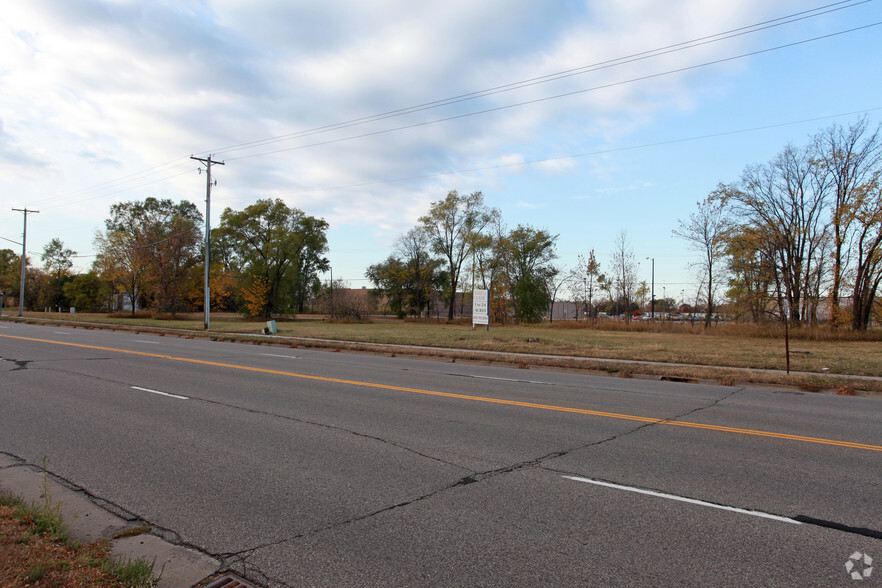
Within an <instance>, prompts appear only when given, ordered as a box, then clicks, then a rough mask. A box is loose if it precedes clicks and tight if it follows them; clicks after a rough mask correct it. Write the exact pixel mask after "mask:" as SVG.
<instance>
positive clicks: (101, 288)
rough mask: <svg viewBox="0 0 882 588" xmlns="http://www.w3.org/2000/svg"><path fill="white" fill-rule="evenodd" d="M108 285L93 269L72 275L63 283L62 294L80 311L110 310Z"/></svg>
mask: <svg viewBox="0 0 882 588" xmlns="http://www.w3.org/2000/svg"><path fill="white" fill-rule="evenodd" d="M110 293H111V290H110V285H109V284H108V283H107V282H105V281H104V280H102V279H101V278H100V277H99V276H98V274H97V273H96V272H95V271H94V270H93V271H90V272H87V273H85V274H79V275H76V276H74V277H73V278H72V279H71V280H70V281H68V282H66V283H65V284H64V295H65V296H66V297H67V299H68V300H69V301H70V305H71V306H73V307H75V308H76V309H77V310H79V311H81V312H103V311H107V310H110V305H109V300H110Z"/></svg>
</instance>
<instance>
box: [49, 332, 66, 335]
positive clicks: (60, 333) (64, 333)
mask: <svg viewBox="0 0 882 588" xmlns="http://www.w3.org/2000/svg"><path fill="white" fill-rule="evenodd" d="M52 332H53V333H55V334H56V335H70V333H69V332H67V331H52Z"/></svg>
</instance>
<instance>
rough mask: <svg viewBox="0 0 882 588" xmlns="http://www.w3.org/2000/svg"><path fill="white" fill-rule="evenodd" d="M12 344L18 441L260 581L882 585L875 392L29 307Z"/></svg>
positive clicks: (12, 406) (3, 385) (4, 445)
mask: <svg viewBox="0 0 882 588" xmlns="http://www.w3.org/2000/svg"><path fill="white" fill-rule="evenodd" d="M491 335H492V333H491ZM0 358H2V361H0V452H6V453H9V454H11V455H14V456H16V457H19V458H22V459H24V460H26V461H28V462H31V463H40V462H41V461H42V459H43V456H47V458H48V463H49V470H50V471H51V472H53V473H54V474H57V475H58V476H60V477H62V478H64V479H66V480H68V481H70V482H71V483H72V484H75V485H77V486H79V487H82V488H84V489H85V490H86V491H87V492H88V493H90V494H91V495H93V496H95V497H97V498H100V499H102V500H104V501H106V502H107V503H109V504H111V505H115V506H116V507H118V508H120V509H123V510H125V511H127V512H129V513H133V514H135V515H137V516H139V517H141V518H143V519H144V520H145V521H147V522H149V523H150V524H151V525H152V526H153V527H154V528H156V529H157V530H158V531H159V532H160V533H161V534H163V535H165V536H166V537H170V538H172V539H173V540H175V541H176V542H179V543H181V544H184V545H187V546H191V547H194V548H197V549H199V550H201V551H204V552H206V553H208V554H211V555H213V556H215V557H218V558H220V559H221V560H222V562H223V564H224V566H225V567H226V568H228V569H229V570H231V571H235V572H237V573H240V574H244V575H245V576H246V577H247V578H249V579H251V580H253V581H255V582H257V583H260V584H265V585H272V586H276V585H286V586H288V585H291V586H295V585H296V586H324V585H326V586H331V585H333V586H354V585H390V586H423V585H444V586H448V585H468V586H497V585H498V586H521V585H540V584H541V585H559V586H569V585H628V586H632V585H671V584H678V585H714V586H723V585H776V586H786V585H794V586H796V585H800V586H805V585H813V586H820V585H832V586H837V585H843V586H845V585H854V583H855V582H856V581H855V580H853V579H852V578H851V576H850V574H849V572H848V571H847V570H846V565H845V564H846V563H847V562H848V561H849V557H850V556H851V555H852V554H855V553H860V554H866V555H868V556H870V557H871V558H873V559H874V560H875V564H874V567H875V568H876V569H875V570H874V571H873V572H872V573H871V575H870V576H869V577H867V578H865V579H864V580H862V581H861V582H862V584H861V585H868V586H872V585H880V586H882V400H880V399H878V398H861V397H848V396H833V395H822V394H813V393H802V392H795V391H784V390H772V389H753V388H738V387H724V386H707V385H698V384H678V383H671V382H657V381H650V380H639V379H623V378H611V377H602V376H593V375H586V374H581V373H575V372H565V371H547V370H538V369H530V370H519V369H513V368H508V367H497V366H493V365H477V364H468V363H461V362H457V363H450V362H441V361H422V360H413V359H401V358H391V357H380V356H372V355H360V354H349V353H333V352H326V351H315V350H311V349H307V348H282V347H271V346H259V345H241V344H229V343H220V342H210V341H202V340H188V339H179V338H174V337H156V336H150V335H145V334H133V333H113V332H107V331H99V330H86V329H70V328H58V327H41V326H31V325H19V324H13V323H9V322H0ZM684 499H688V500H690V501H684ZM806 521H808V522H806ZM867 567H868V566H867V565H866V564H865V563H864V560H863V559H861V561H860V562H853V564H852V566H851V568H852V571H855V570H857V571H865V570H866V569H867Z"/></svg>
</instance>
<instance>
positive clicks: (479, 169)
mask: <svg viewBox="0 0 882 588" xmlns="http://www.w3.org/2000/svg"><path fill="white" fill-rule="evenodd" d="M879 110H882V106H877V107H873V108H865V109H862V110H855V111H851V112H843V113H839V114H830V115H825V116H817V117H812V118H806V119H801V120H794V121H788V122H782V123H774V124H768V125H762V126H757V127H749V128H744V129H736V130H731V131H720V132H717V133H709V134H705V135H696V136H693V137H681V138H677V139H668V140H666V141H657V142H653V143H642V144H639V145H628V146H625V147H613V148H609V149H598V150H595V151H587V152H583V153H573V154H568V155H556V156H554V157H544V158H542V159H530V160H524V161H515V162H509V163H499V164H494V165H487V166H481V167H473V168H467V169H459V170H447V171H439V172H433V173H427V174H421V175H417V176H407V177H402V178H393V179H386V180H373V181H369V182H358V183H354V184H345V185H341V186H323V187H310V188H300V189H297V190H286V191H284V192H276V194H277V195H287V194H298V193H305V192H323V191H335V190H349V189H353V188H363V187H365V186H373V185H384V184H395V183H400V182H411V181H417V180H426V179H431V178H437V177H441V176H448V175H462V174H468V173H475V172H482V171H492V170H497V169H506V168H512V167H526V166H530V165H538V164H542V163H549V162H553V161H564V160H567V159H578V158H582V157H593V156H597V155H608V154H610V153H619V152H623V151H634V150H638V149H649V148H652V147H662V146H665V145H676V144H678V143H688V142H692V141H701V140H705V139H714V138H718V137H726V136H731V135H740V134H744V133H752V132H757V131H765V130H769V129H775V128H780V127H787V126H793V125H799V124H805V123H810V122H818V121H822V120H830V119H834V118H842V117H844V116H854V115H856V114H866V113H869V112H875V111H879Z"/></svg>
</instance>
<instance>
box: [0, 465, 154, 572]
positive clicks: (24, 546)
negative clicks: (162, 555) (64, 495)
mask: <svg viewBox="0 0 882 588" xmlns="http://www.w3.org/2000/svg"><path fill="white" fill-rule="evenodd" d="M43 472H44V475H43V484H42V488H41V492H40V500H39V501H34V502H31V503H27V502H25V501H24V500H23V499H22V498H21V497H19V496H15V495H12V494H8V493H4V492H0V580H2V582H0V583H2V584H3V586H15V587H17V586H30V585H34V584H36V585H40V586H83V587H95V588H104V587H110V586H113V587H120V586H122V587H125V588H145V587H149V586H155V585H156V583H157V582H158V581H159V578H157V577H155V576H154V569H153V568H154V563H152V562H149V561H147V560H146V558H143V557H141V558H138V559H135V560H129V559H123V560H114V559H113V558H111V548H110V542H109V541H107V540H102V541H97V542H92V543H87V544H80V543H78V542H72V541H71V540H70V531H69V529H68V528H67V525H65V523H64V518H63V517H62V515H61V503H60V502H58V501H57V500H55V498H54V497H53V496H52V492H51V490H52V488H51V481H50V479H49V475H48V472H47V471H46V460H45V458H44V460H43Z"/></svg>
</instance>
